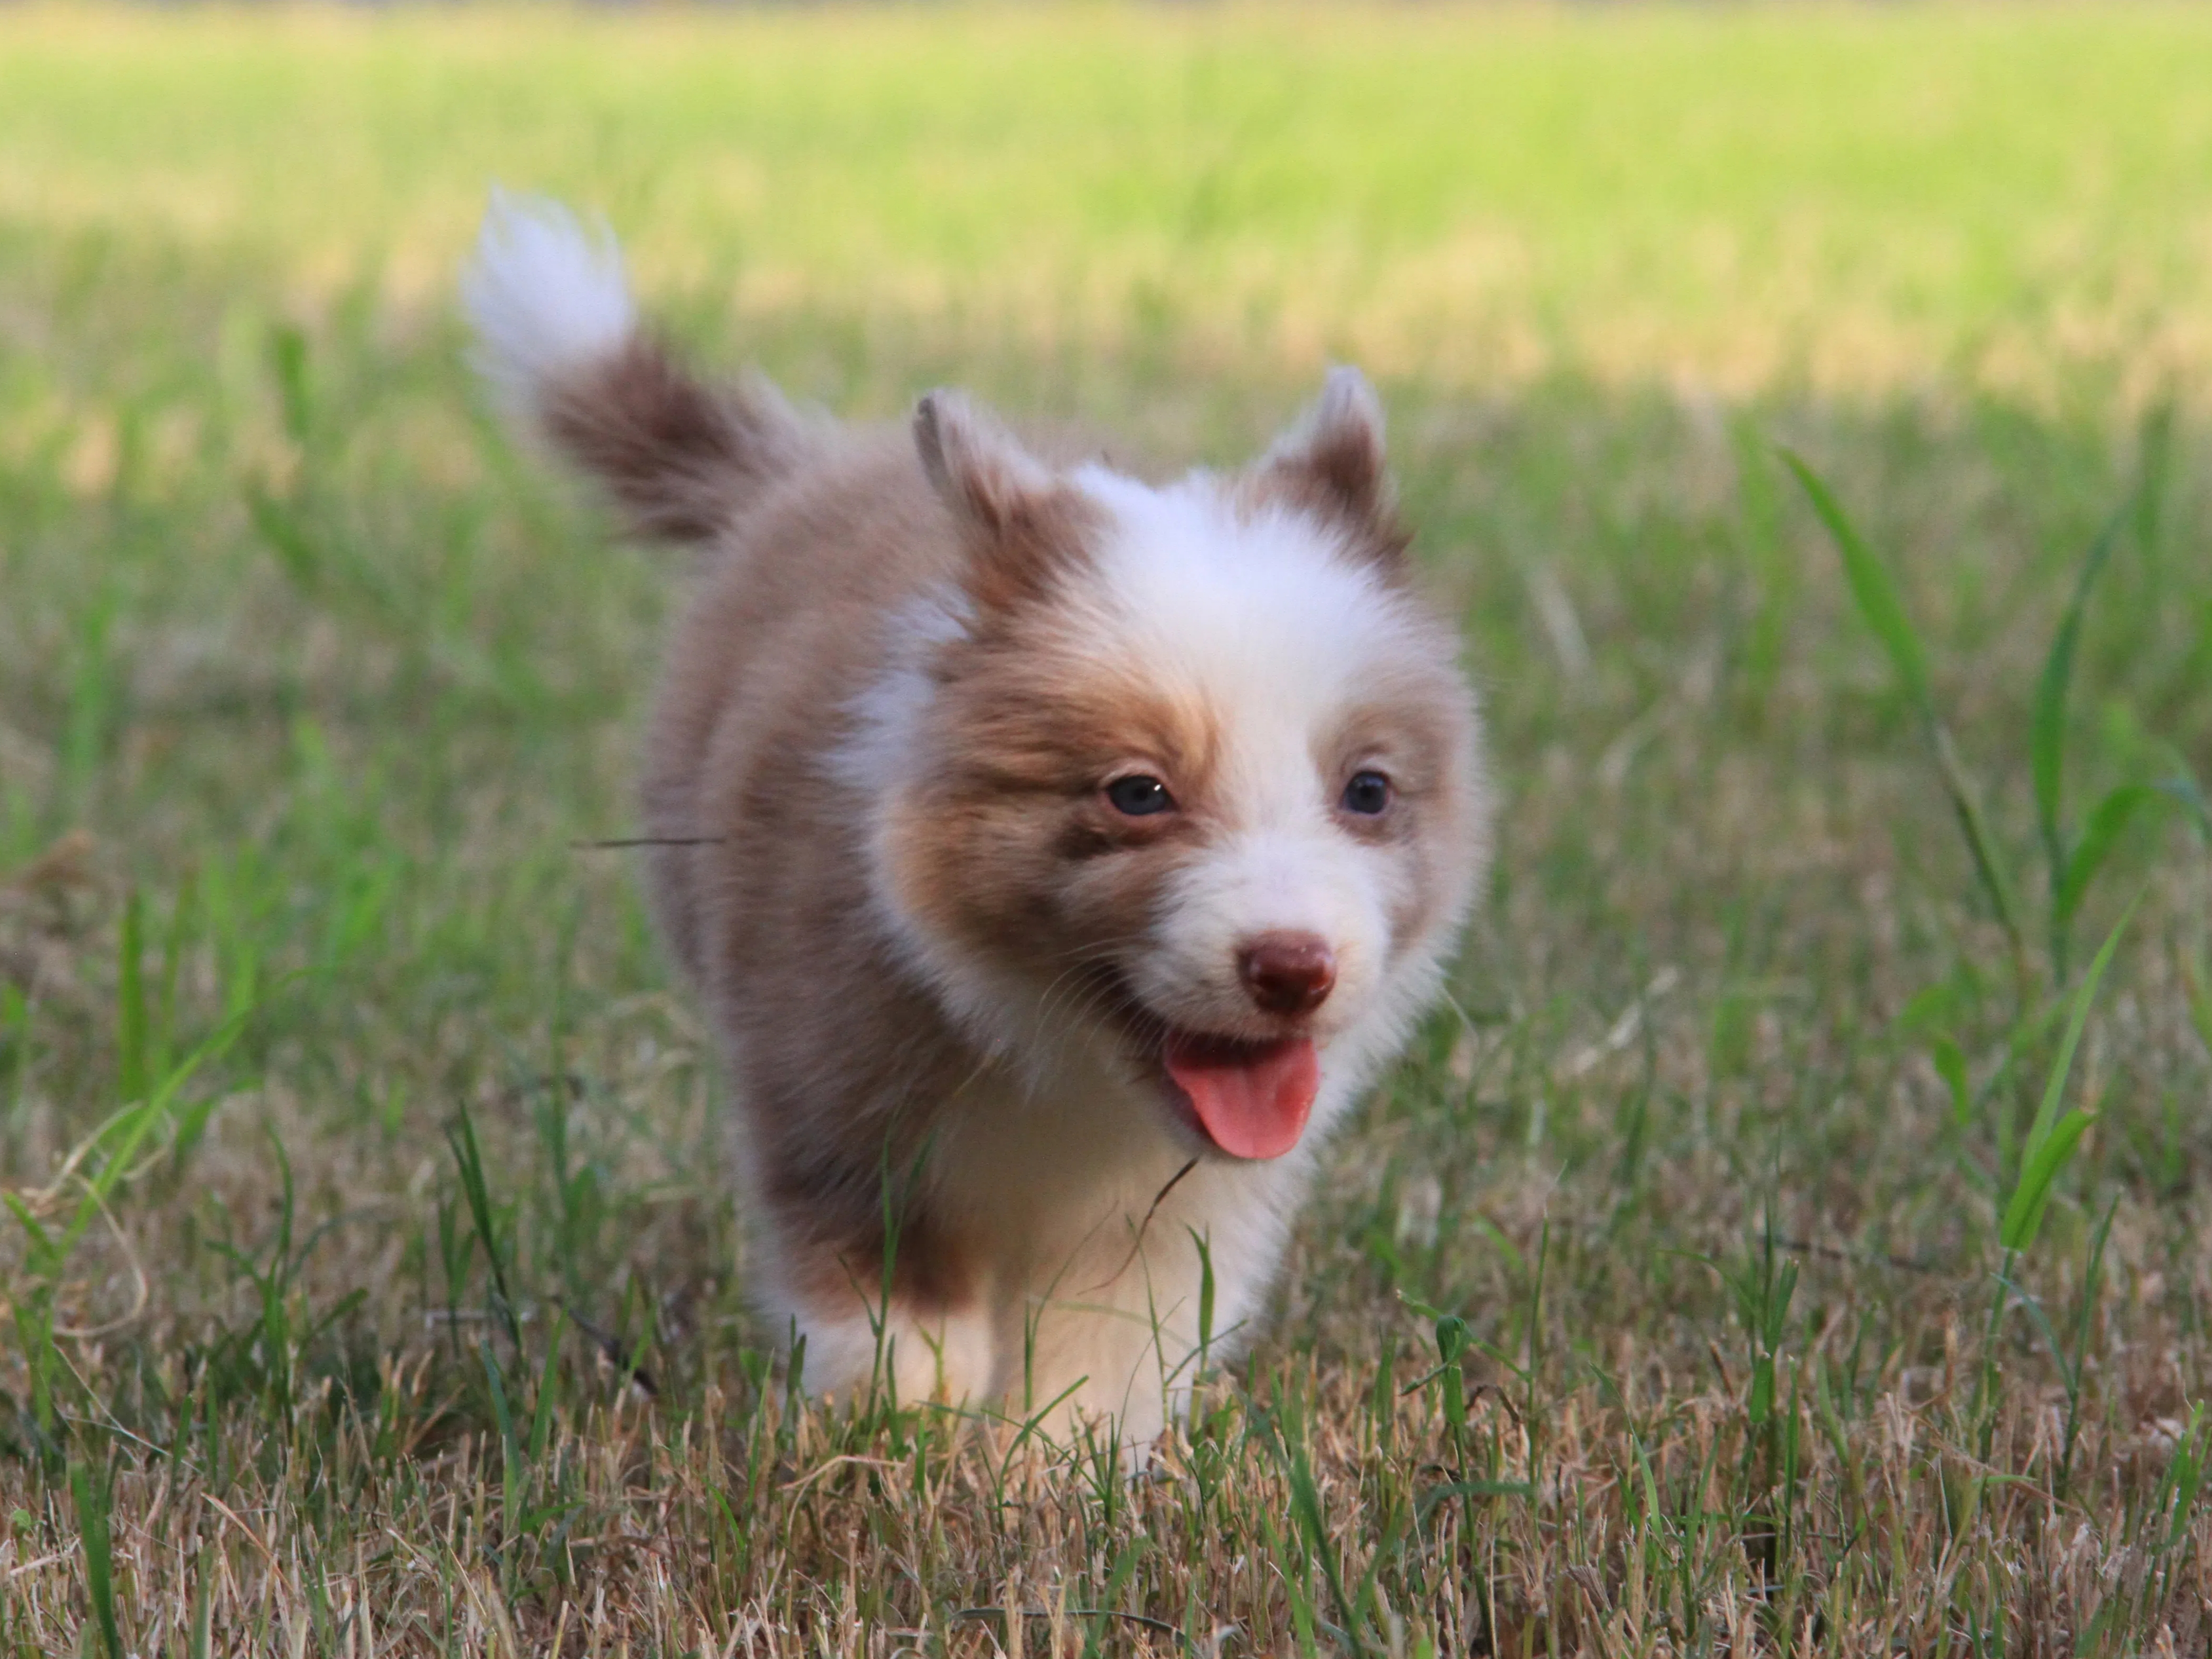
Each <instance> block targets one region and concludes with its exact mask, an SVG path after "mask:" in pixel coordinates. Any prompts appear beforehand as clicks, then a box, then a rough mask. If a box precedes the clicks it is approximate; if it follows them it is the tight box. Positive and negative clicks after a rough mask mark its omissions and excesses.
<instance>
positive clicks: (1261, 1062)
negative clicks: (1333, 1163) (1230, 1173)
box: [1165, 1036, 1321, 1158]
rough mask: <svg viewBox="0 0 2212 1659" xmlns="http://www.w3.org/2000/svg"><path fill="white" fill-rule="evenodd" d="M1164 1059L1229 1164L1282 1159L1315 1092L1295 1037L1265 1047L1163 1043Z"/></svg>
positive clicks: (1317, 1066) (1308, 1056) (1313, 1073)
mask: <svg viewBox="0 0 2212 1659" xmlns="http://www.w3.org/2000/svg"><path fill="white" fill-rule="evenodd" d="M1165 1058H1166V1060H1167V1067H1168V1075H1169V1076H1170V1077H1171V1078H1173V1079H1175V1082H1176V1087H1178V1088H1179V1089H1181V1090H1182V1091H1183V1093H1184V1094H1186V1095H1188V1097H1190V1103H1191V1109H1193V1110H1194V1111H1195V1112H1196V1113H1197V1114H1198V1121H1199V1122H1200V1125H1202V1126H1203V1127H1204V1128H1205V1130H1206V1134H1207V1135H1208V1136H1210V1137H1211V1138H1212V1141H1213V1144H1214V1145H1215V1146H1218V1147H1219V1148H1221V1150H1222V1151H1223V1152H1227V1153H1228V1154H1229V1155H1230V1156H1231V1158H1280V1157H1281V1156H1282V1155H1283V1154H1284V1153H1285V1152H1289V1151H1290V1150H1291V1147H1293V1146H1297V1144H1298V1135H1299V1133H1301V1132H1302V1131H1303V1130H1304V1128H1305V1127H1306V1114H1307V1113H1309V1112H1310V1111H1312V1110H1313V1103H1314V1096H1315V1095H1316V1094H1318V1093H1319V1092H1320V1091H1321V1061H1320V1060H1319V1059H1318V1058H1316V1055H1315V1054H1314V1046H1313V1044H1312V1043H1311V1042H1308V1041H1306V1040H1305V1039H1304V1038H1302V1037H1301V1038H1294V1039H1291V1040H1289V1041H1286V1042H1268V1043H1231V1042H1220V1041H1218V1040H1216V1039H1207V1038H1202V1037H1180V1036H1178V1037H1170V1038H1169V1039H1168V1046H1167V1054H1166V1056H1165Z"/></svg>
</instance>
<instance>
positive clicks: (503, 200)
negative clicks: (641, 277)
mask: <svg viewBox="0 0 2212 1659" xmlns="http://www.w3.org/2000/svg"><path fill="white" fill-rule="evenodd" d="M461 297H462V302H463V304H464V306H465V308H466V309H467V312H468V314H469V320H470V321H471V324H473V325H474V326H475V330H476V337H477V343H476V348H475V349H474V350H473V351H472V352H471V354H470V361H471V363H472V364H473V365H474V366H475V368H476V369H477V372H478V373H479V374H482V375H483V378H484V380H485V381H486V383H487V384H489V386H490V387H491V389H492V392H493V394H494V395H495V397H496V398H498V399H499V401H500V403H501V404H502V405H503V406H504V408H505V409H506V411H507V414H508V416H510V418H512V419H513V420H514V421H515V422H517V424H519V425H520V426H521V427H522V428H524V429H525V430H526V431H527V432H529V433H530V434H532V435H534V436H537V437H538V438H541V439H543V440H544V441H546V442H548V443H550V445H551V446H552V447H553V448H555V449H556V451H558V452H559V453H561V454H562V455H563V456H565V457H566V458H567V459H568V460H570V461H571V462H573V463H574V464H575V465H577V466H579V467H580V468H582V469H583V470H584V471H586V472H588V473H590V474H591V475H592V477H595V478H597V479H598V480H599V482H600V483H602V484H603V485H605V488H606V489H607V490H608V491H609V492H610V493H611V495H613V497H614V499H615V501H617V504H619V505H620V507H622V508H623V512H624V513H626V514H627V515H628V517H629V522H630V527H631V529H632V531H633V532H635V534H637V535H639V536H641V537H644V538H649V539H653V540H659V541H671V542H705V541H709V540H712V539H713V538H714V537H715V536H717V535H719V534H720V532H722V531H723V530H725V529H726V528H727V527H728V526H729V525H730V524H731V522H732V520H734V518H735V517H736V516H737V514H738V513H740V512H741V511H742V510H743V509H744V506H745V504H746V503H747V501H750V499H751V498H752V497H753V496H754V495H757V494H758V493H759V492H760V491H761V490H762V489H763V488H765V487H766V486H767V485H768V484H769V483H772V482H774V481H775V478H776V477H779V476H781V474H782V473H783V472H784V471H786V470H787V468H788V467H789V466H790V465H791V464H792V462H793V460H794V459H797V457H798V455H799V451H800V449H801V448H802V447H803V443H804V428H803V427H802V425H801V423H800V422H799V418H798V416H795V415H794V414H793V412H792V410H791V409H790V408H789V406H788V405H787V404H785V403H784V401H783V399H782V398H781V397H779V396H778V395H777V394H776V392H775V389H774V388H773V387H771V386H769V385H768V384H767V383H766V382H765V381H753V382H750V383H748V384H747V385H745V386H742V387H738V388H732V389H724V388H719V387H714V386H706V385H703V384H702V383H701V382H700V381H699V380H696V379H694V378H693V377H692V376H691V375H690V374H689V373H687V372H686V371H685V370H684V368H682V367H681V366H680V365H679V364H678V363H677V362H675V360H674V359H673V358H671V356H669V355H668V353H667V352H666V350H665V349H663V348H662V346H661V345H660V343H659V342H658V341H657V340H656V339H654V338H653V336H652V335H651V334H650V333H648V332H647V331H645V330H643V329H641V327H640V326H639V324H638V319H637V311H636V307H635V306H634V305H633V304H632V303H631V301H630V295H629V282H628V280H627V279H626V278H625V276H623V258H622V249H621V247H620V246H618V245H617V243H616V241H615V239H614V235H613V233H612V232H611V231H610V230H608V229H607V228H606V227H605V224H604V223H601V224H600V225H599V226H598V227H596V228H595V229H594V230H593V231H592V232H586V230H585V228H583V227H582V226H581V225H580V224H579V223H577V222H576V219H575V216H574V215H573V214H571V213H570V212H569V211H568V209H567V208H565V207H563V206H562V205H561V204H559V203H558V202H554V201H550V200H548V199H546V198H544V197H514V196H510V195H508V194H507V192H506V191H501V190H497V189H495V190H494V191H493V192H492V199H491V206H490V208H489V210H487V211H486V213H485V215H484V222H483V233H482V234H480V235H479V237H478V238H477V250H476V257H475V258H474V259H473V260H472V261H471V263H470V265H469V268H468V270H467V271H466V273H465V276H463V278H462V283H461Z"/></svg>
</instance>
